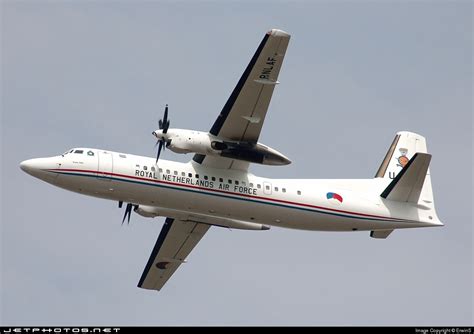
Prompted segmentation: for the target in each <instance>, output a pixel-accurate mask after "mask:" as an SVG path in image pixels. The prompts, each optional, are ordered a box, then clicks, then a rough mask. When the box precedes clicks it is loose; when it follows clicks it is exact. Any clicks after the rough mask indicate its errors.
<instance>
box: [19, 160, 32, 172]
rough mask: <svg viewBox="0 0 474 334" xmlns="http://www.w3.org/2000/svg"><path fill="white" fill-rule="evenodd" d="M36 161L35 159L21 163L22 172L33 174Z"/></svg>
mask: <svg viewBox="0 0 474 334" xmlns="http://www.w3.org/2000/svg"><path fill="white" fill-rule="evenodd" d="M34 160H35V159H29V160H25V161H22V162H21V163H20V168H21V170H22V171H24V172H25V173H28V174H31V172H32V171H33V170H34V165H35V163H34Z"/></svg>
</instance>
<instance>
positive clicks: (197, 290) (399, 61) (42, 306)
mask: <svg viewBox="0 0 474 334" xmlns="http://www.w3.org/2000/svg"><path fill="white" fill-rule="evenodd" d="M1 11H2V14H1V22H2V23H1V24H2V25H1V31H2V32H1V41H2V45H1V65H2V68H1V70H2V72H1V84H2V89H1V93H2V104H1V109H2V120H1V124H2V129H1V133H2V136H1V137H2V167H1V168H2V174H1V175H2V180H1V187H2V200H1V205H2V207H1V212H2V216H1V217H2V222H1V233H2V238H1V246H2V247H1V251H2V257H1V259H2V263H1V273H2V275H1V290H0V293H1V294H0V300H1V310H0V319H1V320H0V324H2V325H451V324H457V325H468V324H471V325H472V324H473V304H472V301H473V286H472V281H473V272H472V268H473V265H472V260H473V255H472V251H473V247H472V241H473V228H472V224H473V219H472V217H473V216H472V200H473V198H472V186H473V183H472V168H473V166H472V141H473V136H472V132H473V123H472V110H473V108H472V107H473V105H472V90H473V84H472V81H473V79H472V78H473V71H472V59H473V53H472V44H473V33H472V28H473V27H472V15H473V14H472V13H473V5H472V2H471V1H449V2H448V1H444V2H428V1H426V2H425V1H420V2H415V1H413V2H412V1H398V2H388V1H380V2H374V1H370V2H362V1H357V2H356V1H351V2H332V1H327V2H326V1H324V2H318V1H314V2H292V3H289V2H275V1H267V2H253V1H252V2H244V1H242V2H222V3H220V2H219V3H217V2H186V1H185V2H150V1H148V2H131V1H130V2H128V1H123V2H113V1H103V2H99V1H97V2H94V1H88V2H79V1H77V2H74V1H67V2H58V1H51V2H40V1H35V2H28V1H2V2H1ZM270 28H279V29H283V30H286V31H288V32H289V33H290V34H291V35H292V38H291V41H290V45H289V48H288V51H287V55H286V59H285V62H284V64H283V67H282V71H281V74H280V78H279V81H280V82H281V84H280V85H278V86H277V87H276V89H275V92H274V95H273V100H272V103H271V105H270V110H269V113H268V117H267V119H266V123H265V125H264V128H263V132H262V136H261V141H262V142H263V143H265V144H267V145H270V146H272V147H274V148H276V149H277V150H279V151H281V152H282V153H284V154H285V155H287V156H289V157H290V158H291V159H292V161H293V163H292V164H291V165H289V166H287V167H268V166H267V167H261V166H254V167H252V171H253V172H254V173H256V174H257V175H265V176H269V177H281V178H371V177H373V176H374V174H375V172H376V170H377V168H378V166H379V164H380V162H381V160H382V159H383V156H384V155H385V152H386V151H387V149H388V146H389V145H390V143H391V141H392V139H393V137H394V135H395V133H396V132H397V131H399V130H409V131H414V132H418V133H420V134H422V135H424V136H426V137H427V141H428V149H429V151H430V153H432V154H433V159H432V164H431V173H432V180H433V188H434V195H435V200H436V205H437V211H438V215H439V217H440V219H441V220H442V221H443V222H444V223H445V225H446V226H445V227H443V228H428V229H412V230H402V231H395V232H394V233H393V234H392V235H390V237H389V238H388V239H386V240H374V239H371V238H370V237H369V233H368V232H355V233H329V232H307V231H295V230H286V229H279V228H273V229H271V230H270V231H265V232H263V231H262V232H254V231H238V230H234V231H229V230H226V229H221V228H212V229H211V230H210V231H209V233H208V234H206V236H205V237H204V238H203V240H202V241H201V242H200V243H199V245H198V247H196V249H195V250H194V251H193V252H192V253H191V255H190V256H189V258H188V260H189V263H187V264H185V265H182V266H181V267H180V268H179V269H178V271H177V272H176V273H175V275H174V276H173V277H172V278H171V279H170V281H169V282H168V283H167V285H166V286H165V288H164V289H163V290H162V291H161V292H159V293H154V292H151V291H148V290H142V289H139V288H137V287H136V285H137V283H138V280H139V278H140V275H141V273H142V271H143V268H144V267H145V264H146V262H147V260H148V257H149V255H150V252H151V250H152V248H153V246H154V244H155V241H156V238H157V235H158V233H159V231H160V229H161V226H162V223H163V219H154V220H151V219H146V218H143V217H140V216H138V215H136V214H134V215H133V216H132V223H131V224H130V226H121V225H120V223H121V219H122V215H123V210H119V209H118V208H117V203H115V202H110V201H105V200H100V199H95V198H92V197H85V196H82V195H79V194H76V193H72V192H67V191H65V190H62V189H59V188H55V187H53V186H51V185H49V184H46V183H44V182H42V181H40V180H38V179H35V178H32V177H31V176H29V175H27V174H25V173H23V172H22V171H21V170H20V169H19V167H18V164H19V163H20V161H22V160H25V159H29V158H33V157H42V156H52V155H57V154H59V153H62V152H63V151H65V150H66V149H68V148H72V147H77V146H86V147H100V148H104V149H110V150H115V151H121V152H128V153H134V154H140V155H148V156H153V155H154V154H155V151H154V143H155V140H154V138H153V137H152V135H151V132H152V131H153V130H155V129H156V127H157V120H158V119H159V118H160V117H161V115H162V113H163V108H164V105H165V104H166V103H168V104H169V105H170V117H171V126H172V127H181V128H190V129H197V130H206V131H207V130H209V129H210V127H211V125H212V124H213V122H214V120H215V118H216V117H217V115H218V113H219V112H220V110H221V108H222V106H223V105H224V103H225V101H226V100H227V98H228V96H229V95H230V93H231V91H232V89H233V88H234V86H235V84H236V83H237V80H238V79H239V77H240V75H241V73H242V72H243V70H244V68H245V66H246V65H247V63H248V61H249V60H250V58H251V56H252V55H253V53H254V51H255V49H256V48H257V46H258V44H259V42H260V41H261V39H262V38H263V35H264V33H265V32H266V31H267V30H268V29H270ZM163 157H164V158H165V159H176V160H179V161H187V160H189V159H190V158H191V156H190V155H187V156H184V155H177V154H174V153H172V152H168V151H167V152H165V155H164V156H163Z"/></svg>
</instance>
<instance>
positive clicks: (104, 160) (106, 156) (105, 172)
mask: <svg viewBox="0 0 474 334" xmlns="http://www.w3.org/2000/svg"><path fill="white" fill-rule="evenodd" d="M98 158H99V167H98V171H97V176H98V177H100V178H101V179H103V180H110V178H111V177H112V172H113V166H114V163H113V157H112V153H110V152H107V151H98Z"/></svg>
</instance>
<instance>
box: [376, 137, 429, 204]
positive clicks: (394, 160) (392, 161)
mask: <svg viewBox="0 0 474 334" xmlns="http://www.w3.org/2000/svg"><path fill="white" fill-rule="evenodd" d="M427 152H428V150H427V149H426V140H425V138H424V137H423V136H420V135H419V134H416V133H413V132H408V131H401V132H398V133H397V135H396V136H395V139H394V140H393V142H392V145H391V146H390V148H389V150H388V152H387V154H386V155H385V158H384V160H383V161H382V164H381V165H380V167H379V169H378V171H377V174H376V175H375V177H376V178H383V179H387V181H392V180H393V179H395V178H396V177H397V175H398V174H399V173H400V172H401V171H402V169H403V168H404V167H405V166H407V164H408V162H409V161H410V159H412V158H413V157H414V156H415V154H416V153H427ZM428 163H429V161H428ZM418 203H420V204H423V205H424V206H427V207H430V208H432V209H434V201H433V190H432V188H431V177H430V170H429V169H426V177H425V178H424V182H423V187H422V188H421V193H420V196H419V200H418Z"/></svg>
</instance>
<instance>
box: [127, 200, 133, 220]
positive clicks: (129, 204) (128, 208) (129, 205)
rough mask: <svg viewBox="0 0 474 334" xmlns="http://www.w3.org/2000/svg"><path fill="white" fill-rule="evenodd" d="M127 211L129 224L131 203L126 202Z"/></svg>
mask: <svg viewBox="0 0 474 334" xmlns="http://www.w3.org/2000/svg"><path fill="white" fill-rule="evenodd" d="M127 211H128V221H127V225H130V216H131V215H132V203H128V204H127Z"/></svg>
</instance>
